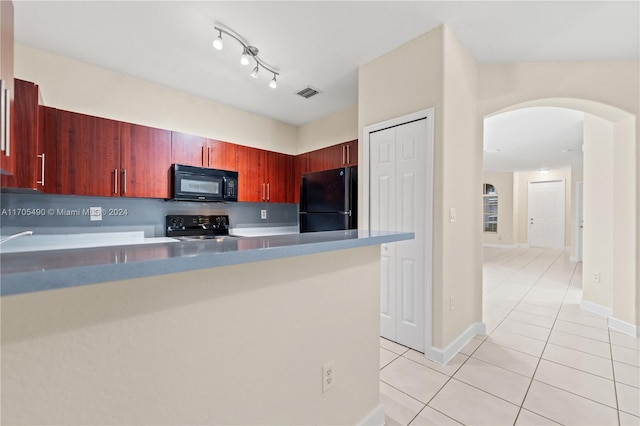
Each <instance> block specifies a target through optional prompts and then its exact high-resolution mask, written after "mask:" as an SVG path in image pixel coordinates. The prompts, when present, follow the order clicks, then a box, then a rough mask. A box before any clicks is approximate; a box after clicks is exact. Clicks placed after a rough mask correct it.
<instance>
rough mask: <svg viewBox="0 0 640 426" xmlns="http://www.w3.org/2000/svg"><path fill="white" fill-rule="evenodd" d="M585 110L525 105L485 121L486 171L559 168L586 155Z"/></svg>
mask: <svg viewBox="0 0 640 426" xmlns="http://www.w3.org/2000/svg"><path fill="white" fill-rule="evenodd" d="M583 122H584V113H583V112H581V111H575V110H571V109H566V108H543V107H536V108H525V109H519V110H515V111H510V112H506V113H503V114H499V115H494V116H492V117H490V118H487V119H485V120H484V170H485V171H486V172H513V171H533V170H539V169H543V168H546V169H549V170H553V169H558V168H562V167H567V166H570V165H571V162H572V159H573V158H574V157H578V159H581V158H582V139H583V138H582V136H583Z"/></svg>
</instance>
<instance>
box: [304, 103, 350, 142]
mask: <svg viewBox="0 0 640 426" xmlns="http://www.w3.org/2000/svg"><path fill="white" fill-rule="evenodd" d="M354 139H358V105H357V104H356V105H353V106H351V107H349V108H346V109H343V110H342V111H338V112H335V113H333V114H329V115H328V116H326V117H323V118H321V119H319V120H316V121H312V122H311V123H307V124H305V125H302V126H300V127H299V128H298V151H297V154H302V153H304V152H309V151H313V150H316V149H320V148H324V147H327V146H330V145H335V144H337V143H341V142H346V141H351V140H354Z"/></svg>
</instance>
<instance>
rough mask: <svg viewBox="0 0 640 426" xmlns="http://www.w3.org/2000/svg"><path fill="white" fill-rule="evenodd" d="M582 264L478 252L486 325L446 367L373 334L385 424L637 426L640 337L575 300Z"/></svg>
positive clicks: (559, 256)
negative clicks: (612, 326)
mask: <svg viewBox="0 0 640 426" xmlns="http://www.w3.org/2000/svg"><path fill="white" fill-rule="evenodd" d="M581 282H582V264H581V263H574V262H570V261H569V254H568V252H567V251H564V250H555V249H538V248H532V249H525V248H515V249H502V248H485V249H484V289H483V294H484V300H483V303H484V309H483V312H484V318H483V320H484V322H485V324H486V325H487V335H484V336H476V337H475V338H473V339H472V340H471V341H470V342H469V343H468V344H467V345H466V346H465V347H464V348H463V349H462V351H461V352H460V353H458V354H457V355H456V356H455V357H454V358H453V359H452V360H451V361H450V362H449V364H447V365H445V366H441V365H439V364H437V363H434V362H431V361H429V360H427V359H425V358H424V357H423V355H422V354H421V353H418V352H416V351H414V350H411V349H408V348H406V347H404V346H401V345H398V344H396V343H393V342H390V341H387V340H385V339H382V338H381V339H380V368H381V371H380V400H381V403H382V404H383V405H384V407H385V413H386V416H387V425H397V424H401V425H407V424H412V425H442V424H487V425H507V424H518V425H547V424H549V425H553V424H574V425H587V424H591V425H605V424H606V425H609V424H611V425H616V424H621V425H640V389H639V388H640V339H637V338H633V337H631V336H628V335H626V334H622V333H618V332H616V331H614V330H610V329H608V327H607V319H606V318H604V317H602V316H599V315H596V314H594V313H591V312H589V311H586V310H584V309H582V308H581V307H580V299H581V294H582V290H581Z"/></svg>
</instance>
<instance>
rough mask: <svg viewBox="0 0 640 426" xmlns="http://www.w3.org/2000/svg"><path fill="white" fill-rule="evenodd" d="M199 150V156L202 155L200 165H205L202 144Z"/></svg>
mask: <svg viewBox="0 0 640 426" xmlns="http://www.w3.org/2000/svg"><path fill="white" fill-rule="evenodd" d="M200 152H201V156H202V161H201V162H200V164H202V167H204V166H205V163H204V146H203V147H202V148H200Z"/></svg>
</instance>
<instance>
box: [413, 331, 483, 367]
mask: <svg viewBox="0 0 640 426" xmlns="http://www.w3.org/2000/svg"><path fill="white" fill-rule="evenodd" d="M486 332H487V326H486V325H485V323H483V322H475V323H473V324H471V325H470V326H469V328H467V329H466V330H465V331H463V332H462V333H461V334H460V335H459V336H458V337H456V338H455V339H453V341H452V342H451V343H449V345H448V346H447V347H446V348H444V349H438V348H434V347H431V348H426V349H425V351H424V356H425V357H427V358H429V359H430V360H432V361H435V362H438V363H440V364H446V363H447V362H449V361H450V360H451V358H453V357H454V356H456V354H457V353H458V352H459V351H460V349H462V348H464V346H465V345H466V344H467V343H469V341H470V340H471V339H473V337H474V336H476V335H478V334H485V333H486Z"/></svg>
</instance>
